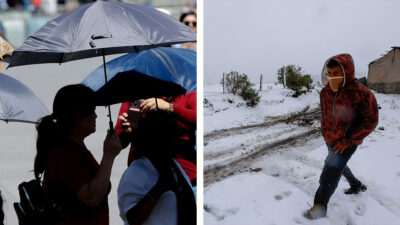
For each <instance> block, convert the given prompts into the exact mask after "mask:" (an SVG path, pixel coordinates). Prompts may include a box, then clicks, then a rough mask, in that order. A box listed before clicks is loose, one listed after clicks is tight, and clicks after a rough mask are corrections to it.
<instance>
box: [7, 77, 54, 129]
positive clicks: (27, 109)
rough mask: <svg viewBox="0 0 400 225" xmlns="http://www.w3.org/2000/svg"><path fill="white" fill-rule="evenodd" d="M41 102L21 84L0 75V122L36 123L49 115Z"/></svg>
mask: <svg viewBox="0 0 400 225" xmlns="http://www.w3.org/2000/svg"><path fill="white" fill-rule="evenodd" d="M49 114H50V113H49V111H48V110H47V108H46V106H44V104H43V103H42V101H41V100H40V99H39V98H38V97H36V95H35V94H34V93H33V92H32V91H31V89H29V88H28V87H27V86H25V85H24V84H23V83H22V82H20V81H18V80H16V79H14V78H12V77H10V76H7V75H5V74H2V73H0V120H3V121H5V122H26V123H36V122H37V121H38V120H39V119H40V118H42V117H44V116H47V115H49Z"/></svg>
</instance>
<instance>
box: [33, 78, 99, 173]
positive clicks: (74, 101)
mask: <svg viewBox="0 0 400 225" xmlns="http://www.w3.org/2000/svg"><path fill="white" fill-rule="evenodd" d="M95 100H96V98H95V94H94V92H93V91H92V89H90V88H88V87H86V86H84V85H81V84H74V85H67V86H65V87H63V88H61V89H60V90H59V91H58V92H57V94H56V96H55V98H54V103H53V114H51V115H49V116H45V117H43V118H42V119H40V120H39V123H38V125H37V126H36V130H37V132H38V135H37V140H36V149H37V154H36V158H35V163H34V172H35V177H36V179H39V176H40V174H42V173H43V172H44V170H45V168H46V165H47V158H48V157H49V155H50V152H51V150H52V149H53V148H54V146H55V145H56V144H57V142H58V141H59V140H60V138H61V137H62V136H63V135H64V134H66V133H67V132H69V131H70V129H71V128H72V127H73V126H74V125H75V122H76V121H75V120H76V113H77V112H79V113H80V114H81V115H82V116H88V115H90V114H92V113H93V112H94V110H95V107H96V105H95V103H96V102H95Z"/></svg>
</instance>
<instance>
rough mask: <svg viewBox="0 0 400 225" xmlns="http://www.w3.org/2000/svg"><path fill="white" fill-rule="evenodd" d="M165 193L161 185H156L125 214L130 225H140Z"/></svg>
mask: <svg viewBox="0 0 400 225" xmlns="http://www.w3.org/2000/svg"><path fill="white" fill-rule="evenodd" d="M166 191H167V189H166V188H165V187H163V185H161V184H159V183H157V184H156V185H155V186H154V187H153V188H152V189H151V190H150V191H149V193H147V194H146V195H145V196H144V198H143V199H142V200H140V201H139V202H138V204H136V205H135V206H134V207H133V208H131V209H130V210H129V211H128V212H127V213H126V218H127V220H128V223H129V224H130V225H141V224H143V223H144V222H145V221H146V220H147V219H148V218H149V217H150V215H151V213H152V211H153V209H154V207H155V206H156V204H157V202H158V201H159V200H160V198H161V196H162V195H163V194H164V193H165V192H166Z"/></svg>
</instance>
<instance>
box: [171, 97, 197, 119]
mask: <svg viewBox="0 0 400 225" xmlns="http://www.w3.org/2000/svg"><path fill="white" fill-rule="evenodd" d="M179 97H180V98H183V99H181V100H182V101H183V102H184V104H176V103H173V105H174V107H173V112H174V114H175V115H176V116H177V117H178V118H179V119H180V120H181V121H183V122H185V123H189V124H192V125H196V121H197V114H196V113H197V93H196V92H192V93H188V94H185V95H183V96H178V98H179Z"/></svg>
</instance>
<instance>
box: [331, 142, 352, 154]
mask: <svg viewBox="0 0 400 225" xmlns="http://www.w3.org/2000/svg"><path fill="white" fill-rule="evenodd" d="M348 147H349V146H347V145H346V144H343V143H341V142H340V141H339V142H338V143H336V144H335V145H334V146H333V149H334V150H335V151H336V153H340V154H342V153H343V151H344V150H345V149H346V148H348Z"/></svg>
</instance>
